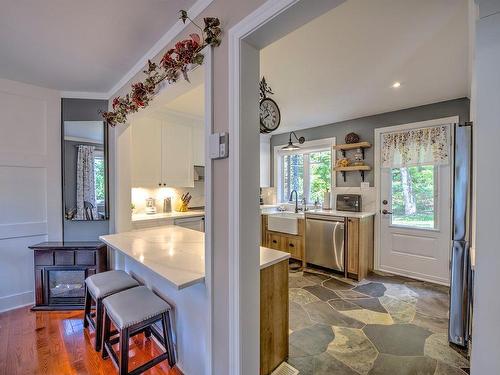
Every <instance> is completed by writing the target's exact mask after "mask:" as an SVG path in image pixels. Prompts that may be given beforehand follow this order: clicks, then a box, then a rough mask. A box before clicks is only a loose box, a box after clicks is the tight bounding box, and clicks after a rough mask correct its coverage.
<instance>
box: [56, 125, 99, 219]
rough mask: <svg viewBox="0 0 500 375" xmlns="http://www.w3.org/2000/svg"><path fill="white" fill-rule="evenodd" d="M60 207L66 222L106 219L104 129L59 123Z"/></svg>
mask: <svg viewBox="0 0 500 375" xmlns="http://www.w3.org/2000/svg"><path fill="white" fill-rule="evenodd" d="M62 131H63V145H62V163H63V204H64V218H65V219H66V220H73V221H75V220H81V221H95V220H108V217H109V215H108V173H107V171H108V157H107V151H108V150H107V148H108V142H107V138H108V137H107V126H106V125H105V124H104V122H103V121H64V123H63V129H62Z"/></svg>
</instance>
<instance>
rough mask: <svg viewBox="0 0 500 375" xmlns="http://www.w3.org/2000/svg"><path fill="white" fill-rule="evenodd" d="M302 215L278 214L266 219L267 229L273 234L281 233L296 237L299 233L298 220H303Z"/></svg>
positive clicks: (285, 212) (292, 213)
mask: <svg viewBox="0 0 500 375" xmlns="http://www.w3.org/2000/svg"><path fill="white" fill-rule="evenodd" d="M303 218H304V214H303V213H295V212H289V211H284V212H279V213H274V214H270V215H268V217H267V229H268V230H270V231H273V232H281V233H288V234H294V235H297V234H298V233H299V219H303Z"/></svg>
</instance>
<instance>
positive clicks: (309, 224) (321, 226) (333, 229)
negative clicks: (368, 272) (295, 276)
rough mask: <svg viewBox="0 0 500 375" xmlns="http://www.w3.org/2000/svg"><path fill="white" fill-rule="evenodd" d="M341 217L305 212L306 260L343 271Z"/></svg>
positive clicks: (342, 224) (342, 220)
mask: <svg viewBox="0 0 500 375" xmlns="http://www.w3.org/2000/svg"><path fill="white" fill-rule="evenodd" d="M344 231H345V223H344V218H343V217H338V216H327V215H317V214H313V213H310V214H309V213H306V262H307V263H310V264H313V265H316V266H321V267H326V268H330V269H334V270H337V271H342V272H344Z"/></svg>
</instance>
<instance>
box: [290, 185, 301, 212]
mask: <svg viewBox="0 0 500 375" xmlns="http://www.w3.org/2000/svg"><path fill="white" fill-rule="evenodd" d="M293 193H295V213H297V212H299V194H298V193H297V190H292V192H291V193H290V200H291V201H293Z"/></svg>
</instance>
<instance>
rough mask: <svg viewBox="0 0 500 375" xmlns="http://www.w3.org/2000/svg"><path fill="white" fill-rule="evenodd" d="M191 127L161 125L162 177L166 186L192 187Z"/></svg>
mask: <svg viewBox="0 0 500 375" xmlns="http://www.w3.org/2000/svg"><path fill="white" fill-rule="evenodd" d="M192 143H193V135H192V127H191V126H188V125H187V126H186V125H180V124H176V123H173V122H170V121H168V122H164V123H163V125H162V144H163V145H162V156H161V159H162V163H161V164H162V175H163V180H164V181H165V183H166V184H167V186H171V187H193V186H194V168H193V151H192V150H193V144H192Z"/></svg>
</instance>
